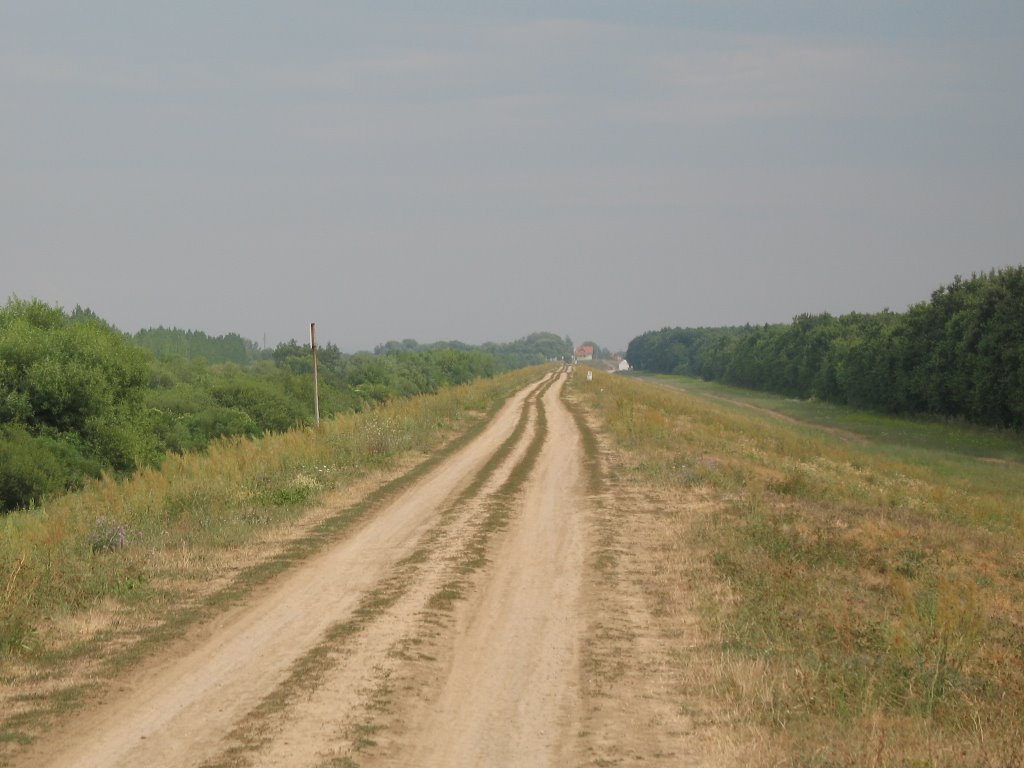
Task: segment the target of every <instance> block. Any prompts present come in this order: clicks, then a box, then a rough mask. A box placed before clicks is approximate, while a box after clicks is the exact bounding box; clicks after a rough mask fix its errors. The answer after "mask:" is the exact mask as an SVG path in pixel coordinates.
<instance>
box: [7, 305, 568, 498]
mask: <svg viewBox="0 0 1024 768" xmlns="http://www.w3.org/2000/svg"><path fill="white" fill-rule="evenodd" d="M571 350H572V343H571V341H570V340H569V339H563V338H561V337H559V336H557V335H555V334H550V333H536V334H531V335H530V336H527V337H525V338H523V339H520V340H518V341H515V342H510V343H506V344H485V345H482V346H479V347H471V346H469V345H465V344H460V343H458V342H451V343H439V344H430V345H420V344H417V343H416V342H414V341H411V340H407V341H404V342H389V343H387V344H385V345H382V346H381V347H378V348H377V349H376V350H375V351H374V352H373V353H369V352H359V353H356V354H352V355H349V354H344V353H342V352H341V351H340V350H339V349H338V347H336V346H334V345H333V344H327V345H325V346H323V347H321V348H320V349H319V350H318V360H319V373H320V410H321V414H322V415H323V416H324V417H327V418H329V417H330V416H331V415H333V414H335V413H341V412H345V411H359V410H363V409H365V408H369V407H374V406H375V405H376V404H378V403H382V402H386V401H388V400H390V399H392V398H397V397H409V396H412V395H417V394H423V393H430V392H436V391H437V390H438V389H439V388H441V387H445V386H448V385H453V384H461V383H465V382H468V381H472V380H474V379H477V378H480V377H487V376H493V375H494V374H496V373H498V372H501V371H504V370H510V369H512V368H519V367H524V366H527V365H532V364H535V363H540V362H544V361H546V360H549V359H552V358H562V357H565V356H566V355H568V354H571ZM311 374H312V356H311V353H310V350H309V348H308V346H306V345H304V344H299V343H298V342H295V341H292V342H289V343H286V344H281V345H278V346H277V347H276V348H275V349H273V350H264V349H260V348H259V347H258V346H257V345H256V344H254V343H253V342H251V341H248V340H246V339H243V338H242V337H241V336H238V335H237V334H228V335H225V336H208V335H207V334H205V333H202V332H198V331H185V330H179V329H166V328H157V329H149V330H144V331H140V332H139V333H137V334H135V336H128V335H126V334H124V333H122V332H120V331H119V330H117V329H116V328H114V327H113V326H111V325H110V324H108V323H106V322H104V321H103V320H102V319H101V318H99V317H97V316H96V315H95V314H94V313H93V312H91V311H89V310H83V309H80V308H78V309H75V310H74V311H73V312H71V313H67V312H65V311H64V310H62V309H60V308H57V307H51V306H49V305H47V304H45V303H43V302H40V301H22V300H20V299H11V300H9V301H8V302H7V304H6V305H5V306H3V307H0V511H4V510H9V509H13V508H16V507H22V506H25V505H28V504H31V503H34V502H37V501H39V500H40V499H41V498H42V497H43V496H45V495H46V494H50V493H59V492H62V491H65V490H68V489H72V488H75V487H77V486H79V485H81V483H82V481H83V480H84V479H85V478H87V477H96V476H98V475H100V474H101V473H102V472H112V473H115V474H123V473H129V472H132V471H134V470H136V469H138V468H140V467H146V466H156V465H159V463H160V461H161V460H162V458H163V456H164V455H165V454H166V453H167V452H168V451H174V452H185V451H193V450H201V449H203V448H204V447H206V446H207V445H208V444H209V443H210V442H211V441H212V440H214V439H216V438H218V437H225V436H245V437H254V436H258V435H261V434H263V433H265V432H268V431H282V430H286V429H289V428H291V427H294V426H299V425H305V424H308V423H309V422H310V419H311V415H312V402H313V382H312V375H311Z"/></svg>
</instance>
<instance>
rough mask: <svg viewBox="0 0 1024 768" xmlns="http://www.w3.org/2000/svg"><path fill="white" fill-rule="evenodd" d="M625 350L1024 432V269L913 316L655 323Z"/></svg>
mask: <svg viewBox="0 0 1024 768" xmlns="http://www.w3.org/2000/svg"><path fill="white" fill-rule="evenodd" d="M626 356H627V358H628V360H629V362H630V364H631V365H632V366H633V367H634V368H635V369H638V370H645V371H653V372H659V373H676V374H682V375H688V376H697V377H701V378H704V379H707V380H710V381H720V382H723V383H726V384H733V385H736V386H741V387H748V388H751V389H761V390H766V391H770V392H775V393H778V394H783V395H787V396H790V397H800V398H811V397H814V398H818V399H820V400H825V401H828V402H833V403H838V404H841V405H850V406H854V407H858V408H867V409H873V410H881V411H886V412H891V413H901V414H932V415H937V416H942V417H951V418H962V419H966V420H968V421H971V422H974V423H977V424H983V425H990V426H998V427H1009V428H1013V429H1017V430H1021V429H1024V267H1019V266H1018V267H1011V268H1006V269H1002V270H998V271H993V272H990V273H988V274H981V275H974V276H972V277H971V278H970V279H963V278H961V277H957V278H956V279H955V280H954V281H953V282H952V283H951V284H950V285H947V286H943V287H940V288H939V289H938V290H936V291H935V292H934V293H933V294H932V296H931V300H930V301H927V302H922V303H920V304H915V305H914V306H911V307H910V308H909V309H908V310H907V312H905V313H895V312H889V311H885V312H880V313H877V314H857V313H854V314H849V315H843V316H840V317H833V316H831V315H828V314H823V315H800V316H799V317H797V318H796V319H794V320H793V322H792V323H790V324H788V325H765V326H760V327H751V326H745V327H741V328H664V329H662V330H660V331H649V332H648V333H645V334H643V335H642V336H638V337H637V338H635V339H633V340H632V341H631V342H630V343H629V348H628V351H627V354H626Z"/></svg>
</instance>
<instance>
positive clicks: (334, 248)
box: [0, 0, 1024, 351]
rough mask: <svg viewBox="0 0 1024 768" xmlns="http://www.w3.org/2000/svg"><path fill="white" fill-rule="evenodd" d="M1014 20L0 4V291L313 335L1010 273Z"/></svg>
mask: <svg viewBox="0 0 1024 768" xmlns="http://www.w3.org/2000/svg"><path fill="white" fill-rule="evenodd" d="M1022 202H1024V2H1021V1H1020V0H1006V2H986V0H948V1H944V0H920V1H916V0H901V1H900V2H896V1H895V0H775V1H773V2H766V0H692V1H687V0H671V1H670V2H642V1H639V0H630V1H629V2H627V1H626V0H622V1H621V2H600V1H598V0H588V1H586V2H558V1H557V0H545V1H544V2H532V1H528V0H527V1H521V2H507V3H490V2H483V1H481V0H472V1H470V0H465V1H460V2H445V1H443V0H439V1H438V2H432V3H424V2H419V0H417V1H416V2H412V1H411V0H410V1H409V2H385V1H384V0H373V1H372V2H342V1H340V0H339V1H338V2H328V1H327V0H323V1H321V2H297V1H296V0H290V1H289V2H287V3H285V2H253V1H252V0H245V1H244V2H242V1H238V2H216V3H210V2H189V1H181V0H176V1H175V2H162V3H157V2H138V0H125V2H104V1H103V0H90V1H89V2H85V1H84V0H83V1H81V2H48V1H47V0H24V1H18V2H10V1H8V0H0V302H2V301H4V300H5V299H6V298H7V297H8V296H10V295H12V294H16V295H18V296H19V297H21V298H32V297H38V298H40V299H43V300H45V301H47V302H49V303H55V304H60V305H62V306H64V307H66V308H68V309H71V308H73V307H74V306H75V305H76V304H81V305H83V306H88V307H90V308H92V309H93V310H95V311H96V312H97V313H99V314H100V315H101V316H103V317H104V318H106V319H108V320H110V321H111V322H113V323H114V324H116V325H117V326H118V327H120V328H122V329H123V330H126V331H135V330H138V329H139V328H142V327H150V326H156V325H165V326H171V325H173V326H178V327H187V328H195V329H199V330H204V331H207V332H209V333H214V334H220V333H227V332H231V331H234V332H238V333H241V334H242V335H244V336H247V337H249V338H252V339H255V340H257V341H259V342H262V341H263V339H264V334H265V336H266V340H267V342H268V344H270V345H273V344H276V343H277V342H279V341H282V340H287V339H289V338H293V337H294V338H298V339H302V338H304V336H305V334H306V333H307V329H308V323H309V322H310V321H312V320H315V321H316V322H317V327H318V330H319V333H320V336H321V340H322V341H334V342H335V343H337V344H338V345H339V346H341V347H342V348H343V349H346V350H349V351H353V350H356V349H365V348H372V347H373V346H374V345H375V344H378V343H380V342H383V341H386V340H388V339H403V338H415V339H418V340H420V341H424V342H429V341H436V340H439V339H461V340H464V341H468V342H474V343H477V342H482V341H485V340H496V341H504V340H510V339H513V338H516V337H520V336H523V335H526V334H527V333H529V332H531V331H536V330H550V331H554V332H556V333H559V334H562V335H564V334H568V335H570V336H572V338H573V339H574V340H575V341H576V342H577V343H578V342H580V341H582V340H584V339H592V340H594V341H596V342H598V343H599V344H601V345H603V346H608V347H611V348H613V349H624V348H625V345H626V343H627V342H628V341H629V340H630V339H631V338H632V337H633V336H635V335H637V334H639V333H642V332H643V331H646V330H651V329H657V328H661V327H663V326H666V325H684V326H696V325H733V324H742V323H746V322H750V323H764V322H780V321H788V320H789V319H791V318H792V317H793V316H794V315H796V314H799V313H802V312H822V311H829V312H832V313H834V314H838V313H844V312H849V311H854V310H856V311H877V310H880V309H883V308H885V307H889V308H891V309H894V310H904V309H906V307H907V306H908V305H909V304H911V303H914V302H917V301H922V300H925V299H927V298H928V296H929V294H930V293H931V291H932V290H934V289H935V288H937V287H938V286H939V285H940V284H943V283H946V282H949V281H950V280H951V279H952V278H953V277H954V276H955V275H956V274H964V275H968V274H970V273H971V272H975V271H982V270H988V269H991V268H994V267H995V268H997V267H1001V266H1007V265H1012V264H1020V263H1021V262H1022V261H1024V251H1022V247H1021V246H1022V243H1024V215H1022V213H1024V211H1022Z"/></svg>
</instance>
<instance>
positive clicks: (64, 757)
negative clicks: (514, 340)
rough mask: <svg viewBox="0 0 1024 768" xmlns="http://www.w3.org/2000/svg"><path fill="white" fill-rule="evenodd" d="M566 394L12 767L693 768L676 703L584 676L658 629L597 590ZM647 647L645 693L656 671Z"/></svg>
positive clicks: (561, 377) (589, 500)
mask: <svg viewBox="0 0 1024 768" xmlns="http://www.w3.org/2000/svg"><path fill="white" fill-rule="evenodd" d="M567 375H568V372H567V371H565V370H563V371H560V372H558V373H557V374H551V375H549V376H547V377H545V379H544V380H542V381H539V382H537V383H535V384H533V385H531V386H530V387H527V388H525V389H524V390H522V391H520V392H519V393H517V394H516V395H514V396H513V397H512V398H510V400H509V401H508V403H506V405H505V406H504V407H503V408H502V409H501V410H500V411H499V413H498V414H497V415H496V416H495V418H494V419H493V420H492V422H491V423H490V424H489V425H488V426H487V428H486V429H485V430H484V432H483V433H481V435H480V436H479V437H477V438H476V439H475V440H474V441H473V442H471V443H470V444H469V445H467V446H466V447H465V448H463V449H461V450H460V451H459V452H457V453H456V454H454V455H453V456H452V457H450V458H449V459H448V460H446V461H445V462H444V463H443V464H442V465H440V466H438V467H437V468H436V469H434V470H433V471H432V472H431V473H430V474H428V475H427V476H425V477H423V478H422V479H420V480H418V481H416V482H414V483H413V484H411V485H410V486H409V487H408V489H407V490H405V491H404V492H403V493H402V494H401V495H400V496H398V497H397V498H395V499H394V500H393V501H391V502H390V503H388V504H386V505H384V506H383V507H382V508H381V509H380V510H378V511H377V512H375V513H373V514H372V515H371V516H370V517H369V518H368V519H366V520H364V521H363V522H362V523H360V524H359V525H358V526H356V527H355V528H354V529H353V530H351V531H350V532H349V533H348V534H347V535H346V536H345V538H344V539H342V540H341V541H339V542H338V543H337V544H335V545H333V546H332V547H331V548H330V549H328V550H327V551H324V552H322V553H320V554H319V555H317V556H315V557H313V558H311V559H310V560H308V561H306V562H305V563H303V564H301V565H299V566H298V567H296V568H294V569H293V570H292V571H290V572H288V573H286V574H284V575H282V576H281V577H279V578H278V579H277V580H276V581H275V582H274V583H273V584H271V585H270V586H269V587H267V588H265V589H261V590H260V591H259V592H258V593H257V594H255V595H253V596H252V597H251V598H250V599H249V600H248V601H247V602H246V603H245V604H243V605H241V606H238V607H237V608H234V609H231V610H229V611H228V612H226V613H225V614H223V615H222V616H220V617H219V618H218V619H217V620H216V621H214V622H211V623H210V625H208V626H204V627H200V628H197V629H196V631H194V632H192V633H191V635H190V637H189V638H188V640H187V641H183V642H181V643H179V644H177V645H176V646H175V647H174V648H171V649H169V651H167V652H164V653H162V654H161V657H160V658H156V659H152V660H150V661H149V662H147V663H144V664H143V665H141V666H140V667H139V668H137V669H136V670H135V671H134V672H132V673H131V675H130V676H128V677H127V679H125V680H123V681H118V685H117V686H115V689H117V690H118V692H117V693H112V694H111V695H110V696H109V697H108V699H109V700H108V701H106V702H103V703H101V704H99V705H97V706H96V707H95V708H93V709H91V710H90V711H87V712H83V713H80V714H78V715H76V716H75V717H73V718H70V719H69V721H68V722H67V723H66V724H64V726H62V727H61V728H60V729H59V730H58V731H56V732H55V733H53V734H52V735H51V736H50V737H48V738H46V739H44V740H41V741H40V742H39V743H38V744H36V745H34V746H33V747H32V748H31V749H30V750H28V751H27V752H26V753H24V754H23V755H22V756H21V758H19V760H18V761H16V762H15V765H16V766H19V768H20V767H21V766H25V767H29V766H31V767H32V768H35V767H37V766H62V767H63V766H67V767H68V768H101V767H102V768H121V767H127V766H146V768H184V767H185V766H205V767H206V768H213V767H214V766H296V767H297V768H307V767H308V768H321V767H325V766H356V765H358V766H417V767H418V766H563V765H608V764H619V762H620V761H619V759H618V758H616V760H615V761H614V762H608V761H603V760H602V759H601V755H625V754H631V755H634V756H636V755H639V754H640V753H639V751H638V750H642V746H638V745H643V744H645V743H650V744H653V745H655V746H657V754H655V753H652V754H650V755H647V756H646V758H644V763H643V764H645V765H677V764H679V763H678V762H677V759H678V757H679V756H680V755H681V753H680V752H679V751H677V750H676V751H673V750H674V747H673V745H672V744H668V743H667V742H666V738H667V737H666V736H665V733H664V732H665V727H664V726H665V724H666V723H667V722H668V721H669V720H670V719H671V716H669V717H668V719H666V717H665V716H663V715H662V714H661V712H660V711H658V708H661V709H662V710H664V709H665V708H666V707H670V706H671V703H670V701H669V699H670V698H671V697H670V696H669V695H668V694H665V695H652V693H651V692H650V691H649V690H648V687H649V686H648V684H647V683H646V682H643V681H641V682H643V688H642V689H640V688H638V686H637V681H636V680H634V679H632V678H630V677H629V675H628V674H624V673H622V672H621V671H620V672H616V676H615V677H614V679H613V677H612V676H611V675H605V678H603V679H602V681H599V682H600V696H597V694H596V693H595V691H597V687H598V684H597V683H595V682H594V675H595V672H594V670H595V669H598V667H597V666H595V665H594V664H593V663H591V665H590V666H591V669H590V670H589V671H587V670H586V669H584V667H585V666H586V663H587V661H586V660H587V659H588V658H591V659H592V660H593V659H594V658H597V654H600V653H601V652H604V653H605V654H606V655H608V656H615V657H617V658H620V661H621V657H623V654H625V655H626V656H628V655H629V654H630V653H631V652H634V651H636V652H640V648H641V646H640V645H639V644H633V646H632V648H630V647H624V646H622V644H621V642H620V643H619V644H618V645H609V644H608V642H607V641H605V640H602V639H601V636H600V634H601V632H603V630H602V626H603V625H604V624H606V623H607V622H609V621H616V622H620V623H622V624H623V625H624V626H625V625H629V626H634V627H640V626H650V624H651V619H650V616H649V615H647V613H646V611H645V609H644V608H643V607H642V606H640V607H633V608H629V609H628V610H627V609H622V610H619V609H618V608H617V607H616V606H618V605H620V604H621V605H625V604H626V603H625V602H624V601H623V600H619V599H616V598H615V597H614V596H613V595H612V594H611V591H610V590H615V589H617V587H616V585H615V584H616V582H612V581H609V580H608V579H607V578H605V580H604V581H603V582H602V581H601V579H600V578H599V577H598V576H596V575H595V570H594V567H593V559H594V550H595V541H596V539H595V536H596V535H597V534H596V533H595V531H596V530H597V527H599V525H600V523H599V520H600V514H599V513H598V512H597V511H596V508H597V507H598V506H600V505H599V504H597V503H596V502H595V501H594V497H593V495H592V491H593V489H591V488H588V487H587V480H586V479H585V475H586V473H585V472H584V470H583V466H584V462H585V460H586V459H585V457H584V454H583V449H582V446H581V439H580V432H579V427H578V426H577V424H576V422H575V421H574V419H573V416H572V415H571V414H570V412H569V410H568V409H567V407H566V404H565V402H564V401H563V388H564V386H565V383H566V378H567ZM496 521H497V522H496ZM636 602H637V601H635V600H634V601H633V603H636ZM613 609H614V612H615V613H614V615H612V612H613ZM339 627H342V629H343V630H344V631H339V629H338V628H339ZM626 634H627V635H628V634H629V633H628V632H627V633H626ZM649 634H650V633H649V632H648V635H649ZM651 640H652V642H651V643H650V644H649V645H650V646H651V648H652V649H653V650H652V651H651V652H650V654H648V655H649V656H650V658H646V657H645V658H638V659H636V663H635V664H634V665H633V666H634V667H635V668H636V669H637V670H638V672H637V675H640V674H641V672H642V674H643V675H644V676H645V677H649V675H650V668H651V664H652V663H654V662H655V661H656V659H655V658H654V657H655V656H656V655H657V653H658V651H657V646H658V640H657V638H656V637H651ZM602 643H603V645H602ZM602 649H603V651H602ZM644 665H646V666H644ZM627 666H628V665H627ZM617 667H618V668H624V667H623V664H622V663H618V664H617ZM309 669H313V670H314V672H313V673H310V674H304V673H302V670H309ZM629 687H632V688H634V689H637V690H634V694H635V695H627V692H626V689H627V688H629ZM620 689H621V690H620ZM637 691H640V693H641V694H642V695H640V694H638V693H637ZM627 700H628V701H629V702H630V703H629V711H625V708H624V707H622V706H621V703H622V702H626V701H627ZM645 708H648V709H650V712H645ZM638 724H640V725H642V729H643V728H646V729H649V730H650V731H651V735H646V734H645V733H638V732H637V731H638V729H637V725H638ZM595 726H596V727H597V732H589V733H588V729H593V728H595ZM642 729H641V730H642ZM682 730H685V728H677V727H676V726H675V725H673V730H672V733H675V731H679V732H680V733H681V731H682ZM620 732H621V734H623V736H621V737H620V736H616V735H614V734H617V733H620ZM676 735H679V734H676ZM673 738H674V736H673ZM627 740H628V741H633V742H635V744H634V745H633V746H630V747H629V749H628V750H627V749H626V747H625V746H624V745H625V744H626V741H627ZM669 740H671V739H669ZM658 755H661V756H662V757H663V758H664V759H658ZM673 755H674V756H675V757H673ZM688 762H689V761H688Z"/></svg>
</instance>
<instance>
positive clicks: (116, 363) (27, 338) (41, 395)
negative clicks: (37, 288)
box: [0, 298, 159, 509]
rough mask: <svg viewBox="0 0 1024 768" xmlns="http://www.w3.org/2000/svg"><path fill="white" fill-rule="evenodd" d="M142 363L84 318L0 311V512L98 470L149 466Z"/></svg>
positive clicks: (39, 309) (40, 309) (154, 449)
mask: <svg viewBox="0 0 1024 768" xmlns="http://www.w3.org/2000/svg"><path fill="white" fill-rule="evenodd" d="M147 381H148V371H147V366H146V355H145V353H144V352H142V351H141V350H139V349H137V348H135V347H134V346H133V345H131V343H130V342H129V341H128V340H127V339H126V338H125V337H124V336H123V335H122V334H120V333H118V332H117V331H116V330H114V329H112V328H111V327H110V326H109V325H107V324H105V323H103V322H101V321H99V320H98V319H95V318H94V317H92V316H90V315H89V314H88V313H87V312H85V311H84V310H78V311H76V314H75V315H73V316H68V315H67V314H65V313H64V311H63V310H61V309H59V308H54V307H50V306H47V305H46V304H43V303H42V302H39V301H21V300H19V299H16V298H15V299H11V300H10V301H8V303H7V304H6V305H5V306H4V307H3V308H2V309H0V426H2V428H3V431H2V432H0V453H3V454H4V456H5V460H4V461H3V464H2V469H0V472H2V474H3V480H2V484H3V492H2V499H0V508H3V509H9V508H11V507H13V506H22V505H25V504H28V503H30V502H32V501H35V500H38V499H39V498H40V497H41V496H42V495H43V494H45V493H49V492H53V491H58V490H63V489H65V488H67V487H71V486H73V485H75V484H77V483H78V482H79V481H80V480H81V478H82V477H83V476H84V475H97V474H98V473H99V472H100V471H101V470H102V469H110V470H114V471H130V470H132V469H135V468H136V467H138V466H140V465H142V464H145V463H147V462H149V461H152V460H153V458H154V457H155V456H156V455H157V454H158V453H159V446H158V444H157V441H156V440H155V439H154V438H153V436H152V435H151V434H150V433H149V432H148V430H147V429H146V428H145V419H144V418H143V417H142V413H143V411H142V398H143V394H144V392H145V389H146V384H147Z"/></svg>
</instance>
